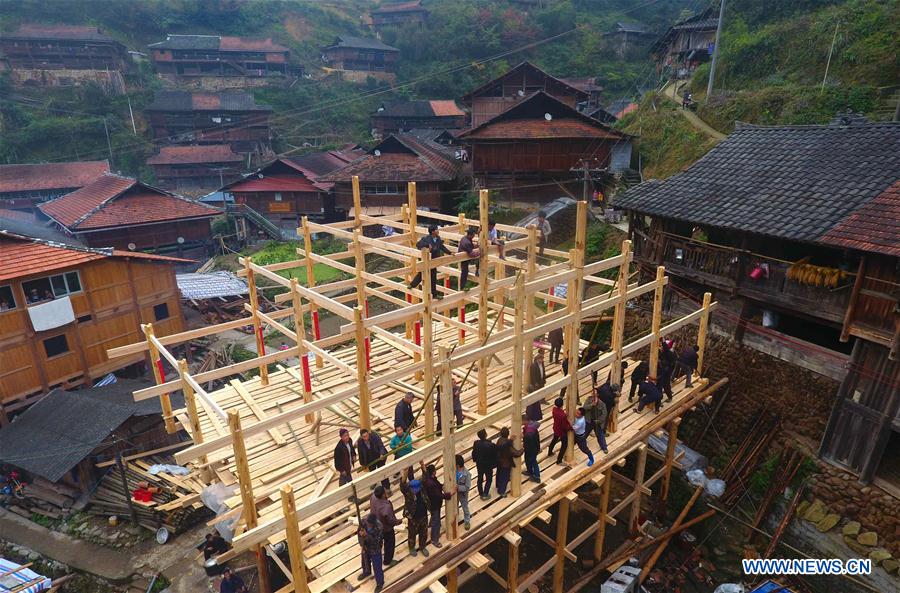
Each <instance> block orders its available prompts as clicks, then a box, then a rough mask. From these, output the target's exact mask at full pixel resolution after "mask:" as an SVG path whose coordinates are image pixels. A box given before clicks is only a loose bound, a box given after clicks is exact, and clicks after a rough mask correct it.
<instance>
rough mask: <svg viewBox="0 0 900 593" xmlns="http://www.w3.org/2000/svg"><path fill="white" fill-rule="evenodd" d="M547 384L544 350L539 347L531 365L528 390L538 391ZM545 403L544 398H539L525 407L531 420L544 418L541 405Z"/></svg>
mask: <svg viewBox="0 0 900 593" xmlns="http://www.w3.org/2000/svg"><path fill="white" fill-rule="evenodd" d="M546 384H547V372H546V369H545V367H544V351H543V349H540V348H539V349H538V351H537V352H536V353H535V355H534V362H532V363H531V367H530V368H529V371H528V391H529V393H530V392H532V391H536V390H538V389H540V388H541V387H543V386H544V385H546ZM543 404H544V400H538V401H536V402H534V403H531V404H528V407H526V408H525V415H526V416H528V419H529V420H533V421H535V422H540V421H541V420H543V418H544V413H543V411H541V406H543Z"/></svg>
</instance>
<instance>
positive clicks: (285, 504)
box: [281, 484, 309, 593]
mask: <svg viewBox="0 0 900 593" xmlns="http://www.w3.org/2000/svg"><path fill="white" fill-rule="evenodd" d="M281 510H282V513H284V523H285V535H286V536H287V547H288V555H289V557H290V559H291V581H292V583H291V584H292V585H293V589H292V590H293V591H294V593H309V584H308V583H307V574H306V559H305V558H304V557H303V539H302V538H301V537H300V525H299V523H300V520H299V519H298V518H297V506H296V503H295V502H294V488H293V487H292V486H291V485H290V484H285V485H284V486H282V487H281Z"/></svg>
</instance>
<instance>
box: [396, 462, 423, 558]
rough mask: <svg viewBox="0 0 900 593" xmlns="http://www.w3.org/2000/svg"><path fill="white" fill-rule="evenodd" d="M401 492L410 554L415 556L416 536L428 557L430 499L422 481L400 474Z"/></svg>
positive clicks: (410, 472) (410, 469)
mask: <svg viewBox="0 0 900 593" xmlns="http://www.w3.org/2000/svg"><path fill="white" fill-rule="evenodd" d="M411 476H412V468H409V477H411ZM400 492H402V493H403V516H404V517H406V519H407V537H408V541H407V543H408V544H409V555H410V556H415V555H416V553H417V551H416V537H418V538H419V548H418V549H419V550H422V555H423V556H425V557H426V558H427V557H428V549H427V548H426V547H425V542H426V540H427V539H428V500H427V499H426V498H425V493H424V492H422V482H420V481H419V480H413V479H409V480H408V481H407V479H406V477H404V476H403V475H401V476H400Z"/></svg>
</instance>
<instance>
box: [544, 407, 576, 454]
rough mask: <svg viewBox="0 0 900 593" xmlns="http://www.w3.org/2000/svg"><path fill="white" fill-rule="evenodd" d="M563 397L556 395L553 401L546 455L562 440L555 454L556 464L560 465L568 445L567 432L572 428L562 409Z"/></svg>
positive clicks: (551, 452)
mask: <svg viewBox="0 0 900 593" xmlns="http://www.w3.org/2000/svg"><path fill="white" fill-rule="evenodd" d="M563 404H564V401H563V398H561V397H558V398H556V401H554V402H553V438H552V439H551V440H550V447H549V448H548V449H547V457H551V456H552V455H553V447H555V446H556V443H559V442H562V447H560V450H559V455H557V456H556V465H562V462H563V456H564V455H565V454H566V448H567V447H568V446H569V439H568V434H569V431H570V430H572V424H571V423H569V416H568V415H567V414H566V411H565V410H564V409H563Z"/></svg>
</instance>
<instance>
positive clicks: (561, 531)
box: [553, 492, 578, 593]
mask: <svg viewBox="0 0 900 593" xmlns="http://www.w3.org/2000/svg"><path fill="white" fill-rule="evenodd" d="M577 499H578V495H576V494H575V493H574V492H567V493H566V494H565V496H563V497H562V499H561V500H560V501H559V512H558V513H557V515H556V565H555V566H554V567H553V593H562V592H563V576H564V575H565V568H566V539H567V538H568V535H569V508H570V507H571V505H572V503H573V502H575V501H576V500H577Z"/></svg>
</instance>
